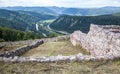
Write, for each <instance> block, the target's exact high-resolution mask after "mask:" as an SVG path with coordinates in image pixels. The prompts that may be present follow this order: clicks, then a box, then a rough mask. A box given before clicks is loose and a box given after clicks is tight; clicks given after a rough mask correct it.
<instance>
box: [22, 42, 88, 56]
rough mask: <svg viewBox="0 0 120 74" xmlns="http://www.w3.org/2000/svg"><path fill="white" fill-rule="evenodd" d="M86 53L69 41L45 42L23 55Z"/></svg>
mask: <svg viewBox="0 0 120 74" xmlns="http://www.w3.org/2000/svg"><path fill="white" fill-rule="evenodd" d="M80 52H81V53H83V54H88V53H87V52H86V50H85V49H83V48H81V47H80V46H77V47H74V46H73V45H72V44H71V42H70V41H57V42H47V43H44V44H42V45H40V46H39V47H37V48H34V49H31V50H30V51H28V52H26V53H25V54H24V55H23V56H25V57H26V56H35V57H41V56H52V55H53V56H56V55H60V54H61V55H74V54H78V53H80Z"/></svg>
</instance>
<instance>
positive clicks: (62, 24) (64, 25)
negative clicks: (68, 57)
mask: <svg viewBox="0 0 120 74" xmlns="http://www.w3.org/2000/svg"><path fill="white" fill-rule="evenodd" d="M91 23H93V24H99V25H120V16H113V15H102V16H61V17H60V18H58V19H57V20H55V21H54V22H53V23H52V24H51V25H50V27H51V28H52V29H55V30H60V31H66V32H69V33H72V32H74V31H75V30H81V31H83V32H85V33H87V32H88V31H89V28H90V24H91Z"/></svg>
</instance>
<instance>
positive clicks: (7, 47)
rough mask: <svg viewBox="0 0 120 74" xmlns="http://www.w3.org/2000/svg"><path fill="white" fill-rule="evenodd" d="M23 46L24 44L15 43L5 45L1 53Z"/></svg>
mask: <svg viewBox="0 0 120 74" xmlns="http://www.w3.org/2000/svg"><path fill="white" fill-rule="evenodd" d="M21 46H23V45H16V44H15V45H11V46H3V47H1V48H0V53H4V52H6V51H12V50H15V49H17V48H19V47H21Z"/></svg>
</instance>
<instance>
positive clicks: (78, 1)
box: [0, 0, 120, 8]
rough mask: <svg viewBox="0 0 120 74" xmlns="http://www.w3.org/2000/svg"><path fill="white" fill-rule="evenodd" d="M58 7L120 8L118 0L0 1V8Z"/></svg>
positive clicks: (119, 0)
mask: <svg viewBox="0 0 120 74" xmlns="http://www.w3.org/2000/svg"><path fill="white" fill-rule="evenodd" d="M8 6H10V7H11V6H12V7H13V6H25V7H32V6H58V7H77V8H93V7H94V8H97V7H105V6H115V7H120V0H0V7H8Z"/></svg>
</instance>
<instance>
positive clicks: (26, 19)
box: [0, 9, 55, 31]
mask: <svg viewBox="0 0 120 74" xmlns="http://www.w3.org/2000/svg"><path fill="white" fill-rule="evenodd" d="M0 18H1V20H0V26H6V27H10V28H13V29H17V30H22V31H26V30H30V31H34V30H35V24H36V23H37V22H38V21H40V20H45V19H51V18H55V17H53V16H49V15H41V14H39V13H32V12H25V11H24V12H22V11H21V12H20V11H10V10H4V9H0ZM2 18H3V19H2ZM3 20H4V21H5V20H6V21H7V23H8V22H9V23H11V24H10V25H9V24H5V22H4V21H3Z"/></svg>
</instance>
